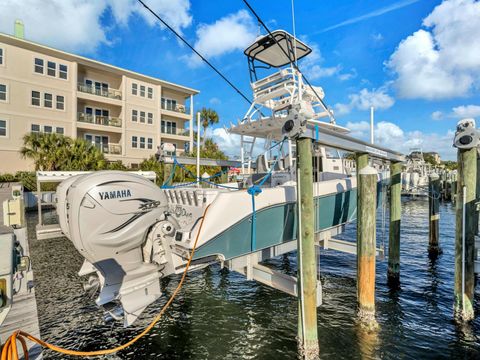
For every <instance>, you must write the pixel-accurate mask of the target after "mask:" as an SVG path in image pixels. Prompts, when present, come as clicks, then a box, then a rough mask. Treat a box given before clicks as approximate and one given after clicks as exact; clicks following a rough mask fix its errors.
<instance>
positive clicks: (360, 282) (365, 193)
mask: <svg viewBox="0 0 480 360" xmlns="http://www.w3.org/2000/svg"><path fill="white" fill-rule="evenodd" d="M357 179H358V180H357V191H358V193H357V214H358V215H357V299H358V317H359V320H360V322H361V323H362V325H365V326H366V327H368V328H372V329H374V328H376V327H377V326H378V325H377V322H376V320H375V262H376V259H375V256H376V204H377V180H378V176H377V171H376V170H375V169H374V168H372V167H370V166H368V155H367V154H357Z"/></svg>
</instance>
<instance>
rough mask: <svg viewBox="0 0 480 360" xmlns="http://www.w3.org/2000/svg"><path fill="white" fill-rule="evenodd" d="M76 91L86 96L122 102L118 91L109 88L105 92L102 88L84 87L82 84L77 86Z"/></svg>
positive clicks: (120, 93)
mask: <svg viewBox="0 0 480 360" xmlns="http://www.w3.org/2000/svg"><path fill="white" fill-rule="evenodd" d="M77 90H78V91H81V92H84V93H88V94H93V95H98V96H103V97H107V98H110V99H117V100H122V92H121V91H120V90H115V89H110V88H108V89H107V90H105V89H102V88H97V87H94V86H89V85H85V84H82V83H78V84H77Z"/></svg>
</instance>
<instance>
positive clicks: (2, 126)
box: [0, 120, 7, 137]
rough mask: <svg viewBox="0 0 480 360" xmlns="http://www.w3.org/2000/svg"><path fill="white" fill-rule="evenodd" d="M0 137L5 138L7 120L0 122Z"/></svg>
mask: <svg viewBox="0 0 480 360" xmlns="http://www.w3.org/2000/svg"><path fill="white" fill-rule="evenodd" d="M0 136H3V137H6V136H7V120H0Z"/></svg>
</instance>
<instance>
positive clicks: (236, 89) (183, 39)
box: [137, 0, 252, 105]
mask: <svg viewBox="0 0 480 360" xmlns="http://www.w3.org/2000/svg"><path fill="white" fill-rule="evenodd" d="M137 1H138V2H139V3H140V4H142V5H143V7H144V8H145V9H147V10H148V11H149V12H150V13H151V14H152V15H153V16H155V17H156V18H157V19H158V21H160V22H161V23H162V24H163V25H164V26H165V27H167V28H168V29H169V30H170V31H171V32H173V33H174V34H175V36H176V37H177V38H179V39H180V40H181V41H182V42H183V43H184V44H185V45H187V46H188V48H190V50H192V51H193V52H194V53H195V54H197V55H198V56H199V57H200V59H202V60H203V61H204V62H205V63H206V64H207V65H208V66H210V67H211V68H212V70H213V71H215V72H216V73H217V74H218V75H219V76H220V77H221V78H222V79H223V80H225V81H226V82H227V84H228V85H230V86H231V87H232V88H233V89H234V90H235V91H236V92H237V93H238V94H239V95H240V96H241V97H242V98H244V99H245V101H247V102H248V103H249V104H250V105H252V101H251V100H250V99H249V98H247V97H246V96H245V95H244V94H243V93H242V92H241V91H240V89H238V88H237V87H236V86H235V85H234V84H233V83H232V82H231V81H230V80H228V79H227V77H226V76H225V75H223V74H222V73H221V72H220V70H218V69H217V68H216V67H215V66H214V65H213V64H212V63H211V62H210V61H208V60H207V59H206V58H205V57H204V56H203V55H202V54H200V53H199V52H198V51H197V50H195V48H194V47H193V46H192V45H190V44H189V43H188V41H187V40H185V38H184V37H183V36H182V35H180V34H179V33H178V32H176V31H175V30H174V29H173V28H172V27H171V26H170V25H168V24H167V23H166V22H165V20H163V19H162V18H161V17H160V16H159V15H158V14H157V13H155V11H153V10H152V9H151V8H150V7H149V6H148V5H147V4H145V3H144V2H143V1H142V0H137Z"/></svg>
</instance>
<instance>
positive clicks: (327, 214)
mask: <svg viewBox="0 0 480 360" xmlns="http://www.w3.org/2000/svg"><path fill="white" fill-rule="evenodd" d="M381 189H382V187H381V185H380V184H379V186H378V190H377V194H378V195H379V196H378V197H377V205H378V204H379V203H381V202H380V201H381ZM259 196H262V195H261V194H260V195H259ZM314 206H315V231H316V232H319V231H321V230H325V229H328V228H330V227H332V226H336V225H339V224H343V223H346V222H350V221H354V220H355V219H356V209H357V189H352V190H347V191H345V192H340V193H336V194H331V195H327V196H322V197H316V198H315V201H314ZM295 208H296V203H286V204H281V205H277V206H272V207H269V208H266V209H261V210H259V211H257V238H256V239H257V245H256V248H255V249H254V250H260V249H265V248H269V247H271V246H275V245H280V244H282V243H284V242H287V241H291V240H295V239H296V237H297V216H296V210H295ZM319 210H320V211H319ZM251 235H252V233H251V217H247V218H244V219H242V220H241V221H240V222H238V223H236V224H235V225H233V226H231V227H230V228H229V229H227V230H225V231H224V232H223V233H221V234H220V235H218V236H216V237H215V238H214V239H212V240H210V241H209V242H208V243H206V244H205V245H202V246H201V247H199V248H198V249H197V250H196V251H195V256H194V259H199V258H203V257H206V256H209V255H216V254H222V255H223V256H224V257H225V259H226V260H228V259H231V258H234V257H237V256H241V255H245V254H248V253H250V252H251V245H252V244H251V239H252V236H251Z"/></svg>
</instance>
